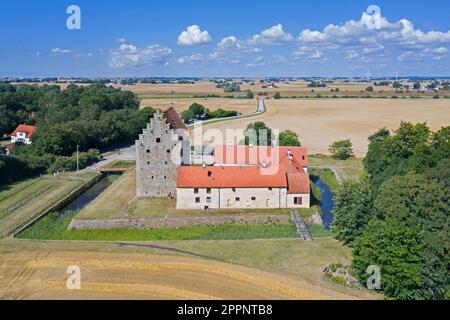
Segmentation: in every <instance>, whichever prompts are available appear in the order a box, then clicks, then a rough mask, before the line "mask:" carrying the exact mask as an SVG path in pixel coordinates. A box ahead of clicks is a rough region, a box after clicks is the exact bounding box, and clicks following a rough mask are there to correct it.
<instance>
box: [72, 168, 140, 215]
mask: <svg viewBox="0 0 450 320" xmlns="http://www.w3.org/2000/svg"><path fill="white" fill-rule="evenodd" d="M135 177H136V176H135V171H134V170H130V171H128V172H126V173H124V174H123V175H122V176H120V178H119V179H117V180H116V181H114V183H113V184H112V185H111V186H110V187H109V188H108V189H106V190H105V191H104V192H103V193H102V194H100V196H98V197H97V199H95V200H94V201H92V202H91V203H90V204H89V205H88V206H86V208H84V209H83V210H82V211H81V212H80V214H79V215H78V216H77V219H81V220H96V219H121V218H123V217H124V216H125V214H126V212H127V210H128V205H129V203H130V202H131V201H132V200H133V199H134V198H135V195H136V178H135Z"/></svg>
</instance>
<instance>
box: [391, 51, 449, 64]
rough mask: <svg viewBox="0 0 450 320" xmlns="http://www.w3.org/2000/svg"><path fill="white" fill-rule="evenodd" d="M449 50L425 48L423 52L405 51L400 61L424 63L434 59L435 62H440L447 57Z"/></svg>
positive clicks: (399, 58)
mask: <svg viewBox="0 0 450 320" xmlns="http://www.w3.org/2000/svg"><path fill="white" fill-rule="evenodd" d="M448 51H449V50H448V49H447V48H445V47H439V48H425V49H423V50H421V51H413V50H409V51H405V52H403V53H402V54H401V55H400V56H399V57H398V60H399V61H406V62H407V61H424V60H427V59H432V60H435V61H440V60H442V59H444V58H446V57H447V54H448Z"/></svg>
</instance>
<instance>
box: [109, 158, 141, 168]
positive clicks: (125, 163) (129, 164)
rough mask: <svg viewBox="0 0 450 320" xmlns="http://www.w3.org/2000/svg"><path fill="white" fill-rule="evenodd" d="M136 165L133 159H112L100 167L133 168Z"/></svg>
mask: <svg viewBox="0 0 450 320" xmlns="http://www.w3.org/2000/svg"><path fill="white" fill-rule="evenodd" d="M135 165H136V161H134V160H114V161H111V162H110V163H108V164H106V165H104V166H102V169H106V168H108V169H113V168H130V169H131V168H133V167H134V166H135Z"/></svg>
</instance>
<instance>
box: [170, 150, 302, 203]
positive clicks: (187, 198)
mask: <svg viewBox="0 0 450 320" xmlns="http://www.w3.org/2000/svg"><path fill="white" fill-rule="evenodd" d="M255 151H256V153H255ZM260 151H263V152H261V153H260ZM253 153H255V154H253ZM214 159H215V164H214V165H212V166H185V167H180V168H178V173H177V208H178V209H191V210H198V209H238V208H239V209H246V208H248V209H257V208H258V209H264V208H267V209H269V208H309V206H310V185H309V174H308V173H307V172H306V171H307V170H306V168H307V164H308V158H307V150H306V149H305V148H287V147H280V148H277V147H274V148H272V147H253V148H252V147H244V146H233V147H230V146H226V147H225V146H217V147H216V148H215V152H214Z"/></svg>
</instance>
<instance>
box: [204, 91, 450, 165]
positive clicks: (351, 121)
mask: <svg viewBox="0 0 450 320" xmlns="http://www.w3.org/2000/svg"><path fill="white" fill-rule="evenodd" d="M266 106H267V112H266V113H264V114H262V115H259V116H255V117H252V118H247V119H246V118H243V119H236V120H232V121H225V122H220V123H214V124H210V125H205V126H204V130H206V129H209V128H214V129H220V130H221V131H222V133H223V134H224V135H225V130H226V129H243V128H245V127H246V126H247V125H248V124H249V123H252V122H255V121H263V122H265V123H266V124H267V125H268V126H269V127H271V128H272V129H279V130H281V131H282V130H287V129H289V130H292V131H294V132H296V133H297V134H298V135H299V137H300V140H301V142H302V144H303V146H306V147H307V148H308V151H309V153H310V154H328V146H329V145H330V144H331V143H332V142H333V141H336V140H342V139H350V140H351V141H352V142H353V146H354V151H355V155H356V156H358V157H363V156H365V154H366V153H367V146H368V141H367V137H369V136H370V135H371V134H373V133H375V132H376V131H377V130H378V129H380V128H383V127H387V128H388V129H390V130H395V129H397V128H398V127H399V125H400V122H401V121H411V122H413V123H419V122H427V123H428V125H429V126H430V127H431V129H432V130H433V131H436V130H439V129H441V127H443V126H447V125H449V124H450V100H443V99H441V100H437V99H436V100H420V99H417V100H413V99H331V100H327V99H324V100H308V99H281V100H271V101H267V102H266Z"/></svg>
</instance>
